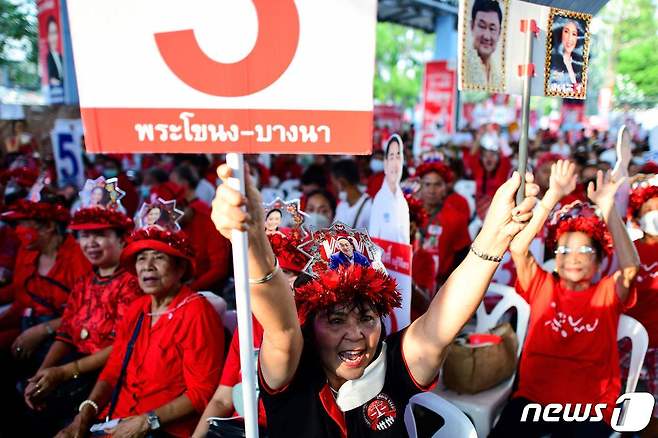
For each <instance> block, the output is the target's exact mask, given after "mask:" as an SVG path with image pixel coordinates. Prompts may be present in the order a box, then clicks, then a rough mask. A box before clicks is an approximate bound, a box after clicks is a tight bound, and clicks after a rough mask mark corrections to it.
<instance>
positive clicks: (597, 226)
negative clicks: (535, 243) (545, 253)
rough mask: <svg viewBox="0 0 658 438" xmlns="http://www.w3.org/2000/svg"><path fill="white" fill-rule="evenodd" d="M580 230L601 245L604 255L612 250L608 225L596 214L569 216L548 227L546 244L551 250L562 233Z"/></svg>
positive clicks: (608, 254)
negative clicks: (590, 215)
mask: <svg viewBox="0 0 658 438" xmlns="http://www.w3.org/2000/svg"><path fill="white" fill-rule="evenodd" d="M575 231H580V232H581V233H585V234H587V235H588V236H589V237H590V238H591V239H592V240H595V241H597V242H598V243H599V245H601V248H602V249H603V252H604V253H605V255H606V256H608V257H609V256H610V255H611V254H612V251H613V246H612V236H611V235H610V233H609V232H608V227H606V225H605V223H604V222H603V221H602V220H601V219H599V218H598V217H596V216H592V217H571V218H567V219H564V220H562V221H560V222H558V224H557V225H556V226H555V227H553V228H551V229H549V235H548V239H547V240H546V242H547V244H548V245H549V246H550V248H551V249H552V250H554V249H555V246H556V245H557V241H558V240H560V237H561V236H562V235H563V234H564V233H572V232H575Z"/></svg>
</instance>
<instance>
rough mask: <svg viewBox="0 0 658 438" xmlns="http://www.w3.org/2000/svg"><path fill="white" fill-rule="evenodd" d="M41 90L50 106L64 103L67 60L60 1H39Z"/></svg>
mask: <svg viewBox="0 0 658 438" xmlns="http://www.w3.org/2000/svg"><path fill="white" fill-rule="evenodd" d="M37 11H38V12H37V21H38V27H39V68H40V69H41V89H42V90H43V93H44V96H46V102H47V103H48V104H56V103H64V81H65V79H66V73H65V66H66V64H65V59H64V44H63V38H62V23H61V20H60V13H59V12H60V3H59V0H37Z"/></svg>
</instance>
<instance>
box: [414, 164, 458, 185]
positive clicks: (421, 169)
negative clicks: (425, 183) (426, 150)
mask: <svg viewBox="0 0 658 438" xmlns="http://www.w3.org/2000/svg"><path fill="white" fill-rule="evenodd" d="M431 172H436V173H438V174H439V175H440V176H441V178H443V181H445V182H446V183H450V182H452V180H453V179H454V178H455V175H454V174H453V172H452V170H451V169H450V168H449V167H448V166H446V165H445V164H444V163H442V162H440V161H431V162H428V163H423V164H421V165H420V166H418V168H417V169H416V175H418V178H422V177H424V176H425V175H427V174H428V173H431Z"/></svg>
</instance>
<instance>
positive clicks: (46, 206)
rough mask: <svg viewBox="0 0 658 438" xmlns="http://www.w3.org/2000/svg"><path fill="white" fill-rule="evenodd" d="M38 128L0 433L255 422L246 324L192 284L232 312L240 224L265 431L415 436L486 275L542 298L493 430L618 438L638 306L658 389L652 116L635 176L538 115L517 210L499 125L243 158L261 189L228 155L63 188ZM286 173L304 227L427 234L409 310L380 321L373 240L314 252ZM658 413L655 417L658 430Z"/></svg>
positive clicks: (7, 277) (99, 173)
mask: <svg viewBox="0 0 658 438" xmlns="http://www.w3.org/2000/svg"><path fill="white" fill-rule="evenodd" d="M24 130H25V129H24V125H20V124H19V125H18V126H17V129H16V132H18V134H16V133H15V134H14V136H13V137H11V138H8V139H7V141H5V142H4V144H5V149H4V151H3V153H2V156H1V157H0V158H1V160H2V164H3V167H2V169H3V170H2V171H1V173H0V192H1V193H2V195H3V196H2V197H0V208H1V210H0V212H1V216H0V305H2V306H3V307H2V308H0V355H1V356H2V361H3V362H2V363H3V369H4V370H5V373H4V374H3V377H2V378H0V386H1V390H0V397H1V398H2V402H3V403H2V404H3V406H5V407H6V408H5V409H6V413H7V414H8V416H7V420H5V421H3V422H2V424H0V436H5V435H6V436H34V437H41V436H43V437H52V436H58V437H82V436H88V435H89V429H90V428H91V427H92V426H93V425H94V424H97V423H103V422H104V421H105V420H106V419H110V420H112V419H120V420H121V421H119V422H114V423H109V424H108V425H107V428H106V429H105V433H106V434H108V435H112V436H117V437H143V436H180V437H188V436H194V437H204V436H209V437H233V436H235V437H237V436H244V425H243V423H242V420H241V417H242V415H243V414H244V407H243V406H242V392H241V391H242V384H241V381H242V376H241V371H240V358H239V351H240V345H239V343H238V336H237V331H236V332H235V333H230V332H228V333H227V332H226V330H225V328H224V327H223V326H222V322H223V321H222V316H223V315H222V314H218V312H217V311H216V310H215V308H213V306H212V305H211V304H210V303H209V302H208V301H207V300H206V299H205V298H204V296H203V295H201V294H198V293H197V292H209V293H212V294H214V295H217V296H219V297H222V298H223V299H224V300H225V301H226V303H227V305H228V308H229V309H231V310H232V309H235V293H236V292H235V290H234V286H233V285H234V283H233V279H232V276H233V272H232V269H233V260H232V254H231V242H230V236H231V231H232V230H235V229H239V230H247V231H248V233H249V242H250V246H249V252H248V256H249V276H250V279H255V280H254V284H252V285H251V294H252V298H251V299H252V308H253V326H254V330H253V335H254V336H253V347H254V349H255V350H256V351H258V352H259V356H258V358H259V359H258V382H259V387H260V400H259V409H258V424H259V433H260V435H261V436H271V437H283V436H285V437H288V436H322V437H339V436H352V435H355V436H375V435H376V434H378V433H379V434H380V435H377V436H391V437H393V436H396V437H397V436H406V435H405V434H406V432H405V426H404V420H403V416H404V415H403V413H404V407H405V406H406V404H407V402H408V400H409V398H410V397H411V396H413V395H414V394H416V393H419V392H422V391H431V390H432V389H433V387H434V385H435V384H436V381H437V379H438V378H439V370H440V367H441V363H442V360H443V359H444V357H445V355H446V354H447V353H446V352H447V347H448V346H449V345H450V344H451V342H452V341H453V339H454V338H455V336H457V335H458V334H459V333H460V331H461V330H462V329H463V327H464V325H465V324H467V322H468V321H469V320H470V319H471V317H472V316H473V313H474V311H475V309H476V308H477V306H478V305H479V304H480V302H481V301H482V300H483V298H485V302H486V297H484V295H485V293H486V290H487V286H488V285H489V283H490V282H491V281H494V282H499V283H503V284H506V285H509V286H513V287H515V289H516V291H517V292H518V294H519V295H520V296H521V297H522V298H523V299H524V300H525V301H527V302H528V304H529V306H530V324H529V327H528V335H527V337H526V340H525V344H524V346H523V351H522V355H521V359H520V361H519V368H518V369H519V373H518V382H517V384H516V385H515V390H514V392H513V394H512V396H511V399H510V400H509V402H508V404H507V406H506V407H505V409H504V410H503V413H502V415H501V416H500V419H499V420H498V422H497V424H496V425H492V431H493V432H492V435H491V436H496V437H497V436H501V437H502V436H521V435H522V436H547V435H551V434H553V436H563V435H564V436H585V435H587V436H609V435H610V433H611V432H612V429H611V428H610V424H609V423H610V413H611V412H610V411H611V409H612V407H614V402H615V400H616V399H617V397H618V396H619V394H620V392H621V388H622V381H623V379H625V378H626V377H627V375H628V361H629V359H628V357H629V351H630V348H629V346H628V345H627V344H623V343H622V344H620V345H619V346H618V344H617V336H616V330H617V324H618V320H619V317H620V315H621V314H623V313H625V314H628V315H631V316H633V317H634V318H635V319H637V320H638V321H639V322H640V323H641V324H642V325H643V326H644V327H645V328H646V329H647V331H648V333H649V350H648V352H647V355H646V360H645V363H644V372H643V374H642V378H641V382H640V385H641V387H642V388H644V389H645V390H647V391H649V392H651V393H652V394H653V395H654V397H656V398H657V399H658V386H657V385H656V375H657V374H658V353H657V352H658V312H656V311H655V304H656V303H658V176H656V173H658V164H657V163H656V162H655V161H652V160H655V159H656V158H655V155H654V156H652V155H651V154H649V153H648V147H647V145H646V139H645V138H643V137H642V136H641V135H639V134H638V135H636V136H635V138H634V139H633V140H634V141H633V150H632V157H631V160H630V162H624V163H622V164H623V166H622V167H623V168H622V170H621V173H620V171H619V168H618V167H615V163H616V154H614V143H612V140H611V139H613V138H614V135H610V134H609V133H606V132H594V131H593V132H587V131H583V132H580V133H579V135H578V136H569V137H567V136H565V135H562V134H555V133H551V132H549V131H539V132H537V134H536V135H535V138H534V140H533V141H532V142H531V148H530V162H529V164H530V166H529V168H530V173H529V174H528V175H527V177H526V181H527V182H526V186H525V187H526V199H525V200H524V202H523V203H522V204H520V205H518V206H517V205H515V203H514V196H515V193H516V190H517V188H518V187H520V186H521V178H520V176H519V175H518V174H516V173H513V169H514V168H515V167H516V164H517V149H518V143H517V142H516V141H515V140H514V136H513V135H510V132H509V130H508V129H506V128H503V127H500V126H497V125H493V124H490V125H486V126H483V127H480V128H479V129H466V130H464V131H463V132H461V133H460V135H458V136H455V137H454V138H453V140H451V141H449V142H447V143H444V144H441V145H437V147H436V148H435V149H433V150H429V151H422V152H421V153H419V154H417V155H414V154H413V152H412V145H413V143H414V140H413V131H412V130H406V131H405V132H404V133H403V135H401V136H391V135H390V134H391V133H386V134H385V135H384V133H382V132H376V135H375V136H374V138H375V139H376V144H375V145H374V151H373V154H372V155H370V156H355V157H332V156H321V155H320V156H302V157H299V156H295V155H279V156H257V155H251V156H247V157H246V161H247V162H248V164H249V167H248V169H249V174H250V177H249V178H248V181H247V188H248V193H247V196H246V198H245V197H242V196H240V195H239V194H238V193H236V192H234V191H233V190H232V189H230V188H229V187H228V185H227V184H224V181H225V180H226V179H227V178H228V177H229V176H230V170H229V169H228V168H227V167H226V166H221V165H222V163H223V162H224V156H223V155H203V154H202V155H183V154H181V155H166V154H153V155H120V156H115V155H111V156H105V155H96V156H93V155H87V156H85V177H86V178H87V184H86V185H85V186H84V187H74V186H72V185H66V184H58V181H57V178H56V174H57V173H56V172H55V169H54V163H53V162H52V161H51V160H49V159H47V158H45V155H44V154H43V151H42V148H41V145H39V144H38V143H37V142H36V141H35V140H33V139H31V138H30V141H27V142H22V143H21V146H20V147H19V146H17V144H18V143H17V139H18V138H19V137H17V136H20V138H21V139H22V138H26V139H27V138H28V136H27V135H26V134H25V133H24ZM397 166H400V168H399V173H400V175H395V173H396V172H398V170H397V169H398V168H397ZM613 167H614V168H615V171H614V172H605V171H607V170H610V169H612V168H613ZM391 174H394V176H393V177H391ZM626 175H627V177H626ZM396 177H397V178H398V179H397V180H396V179H395V178H396ZM400 178H401V179H402V181H401V183H399V184H400V187H401V192H398V191H396V188H395V184H397V181H399V180H400ZM383 185H384V186H386V187H388V188H389V189H390V191H389V192H387V193H386V195H387V196H388V197H389V198H390V199H391V204H390V205H387V206H386V207H385V208H384V207H381V206H379V207H378V205H380V204H381V202H382V201H381V198H382V196H381V195H379V196H380V197H379V198H377V196H378V195H377V194H378V192H379V189H380V188H381V187H382V186H383ZM268 189H271V190H272V193H276V194H278V195H280V196H281V197H282V198H285V199H283V200H284V201H290V200H291V199H293V198H298V199H299V204H298V205H299V209H300V210H301V211H302V212H304V213H305V215H304V222H303V227H305V228H306V229H307V230H310V231H314V230H319V229H327V228H329V227H330V226H331V225H332V224H334V223H336V222H340V223H342V224H344V225H345V226H346V227H347V229H350V230H355V231H354V233H357V234H358V233H363V234H359V235H365V236H367V235H368V233H369V232H371V231H372V230H371V228H373V225H372V224H373V223H376V224H377V227H378V230H377V233H382V232H388V233H395V234H396V235H406V236H408V237H410V239H409V243H410V244H411V246H412V250H413V263H412V268H411V284H412V293H411V297H412V298H411V324H410V325H409V326H408V327H407V328H403V329H402V330H401V331H399V332H396V333H387V332H386V330H385V320H386V319H387V315H389V314H390V313H392V312H393V311H394V309H395V308H396V307H397V306H399V305H400V295H399V292H398V290H397V289H396V285H395V282H394V281H393V280H392V278H391V277H389V276H388V275H384V274H382V272H381V271H380V270H378V269H377V262H376V261H375V260H373V259H372V258H371V257H370V255H369V254H368V253H367V251H361V249H363V247H360V248H361V249H357V247H358V246H359V245H360V241H357V240H355V238H354V237H353V236H342V235H341V236H340V237H337V238H336V247H335V251H336V252H335V253H332V254H329V253H327V254H324V255H323V256H322V257H324V258H323V259H322V260H321V263H324V265H322V266H324V267H323V268H322V269H319V268H317V266H319V265H314V264H313V263H316V262H317V260H316V257H314V253H312V254H309V251H304V250H303V249H302V248H304V246H303V245H304V244H305V243H306V242H308V241H309V239H310V240H313V239H314V236H313V235H312V234H309V235H306V234H305V232H303V231H300V230H299V229H296V228H295V227H293V226H289V224H283V223H282V220H283V215H284V213H285V211H284V209H279V208H270V209H269V210H267V209H266V210H265V211H264V210H263V205H268V203H267V202H265V203H264V202H263V197H262V196H261V193H265V192H266V191H267V190H268ZM97 195H98V196H97ZM535 198H536V199H535ZM401 200H403V201H401ZM535 201H537V202H535ZM392 202H396V203H397V202H404V206H405V209H404V210H399V209H398V210H396V207H395V206H396V205H397V204H392ZM535 204H536V205H535ZM242 207H244V208H246V210H247V212H248V215H247V214H246V213H245V212H244V211H243V210H242V209H241V208H242ZM384 210H386V214H389V210H391V211H390V217H388V218H387V219H386V220H389V221H390V220H391V219H392V220H393V222H395V223H393V224H392V226H386V225H382V224H385V220H384V221H382V220H380V219H379V217H378V216H377V215H380V214H382V211H384ZM407 210H408V215H409V220H408V224H409V227H408V229H405V230H402V231H403V232H400V230H398V228H400V223H398V222H400V219H399V218H398V216H399V215H400V213H401V211H404V212H406V211H407ZM405 214H406V213H405ZM270 218H271V221H270ZM373 218H374V219H373ZM396 218H398V219H396ZM270 222H271V223H270ZM405 223H407V222H405ZM405 226H406V225H405ZM379 228H383V231H380V230H379ZM373 229H374V228H373ZM379 235H381V234H378V235H376V236H373V237H377V236H379ZM320 246H321V245H320ZM343 247H344V248H343ZM316 249H317V248H316ZM322 257H320V258H322ZM551 259H555V272H548V271H546V270H545V268H544V267H543V266H544V264H545V262H547V261H549V260H551ZM317 263H320V262H317ZM309 266H316V269H317V270H316V271H315V273H314V276H313V275H309ZM231 336H232V338H231ZM618 347H619V351H618ZM373 402H376V404H377V405H376V406H375V405H373ZM528 403H539V404H541V405H547V404H549V403H594V404H595V403H607V405H608V409H606V410H605V411H604V413H603V414H604V421H603V422H588V423H576V424H572V425H564V424H562V423H558V424H555V425H552V424H549V423H547V422H539V423H536V424H535V423H521V422H520V415H521V411H523V408H524V406H526V405H527V404H528ZM373 406H374V407H373ZM375 407H376V408H377V409H378V411H377V412H375V413H373V412H371V411H372V409H374V408H375ZM380 411H381V412H380ZM378 412H379V413H380V414H382V415H380V416H379V417H378V416H377V413H378ZM654 416H655V417H654V418H653V419H652V421H651V423H650V425H649V426H648V428H647V429H646V430H645V432H644V434H645V435H642V436H658V409H656V410H655V411H654ZM219 418H221V420H219ZM520 427H523V429H519V428H520ZM521 430H522V432H519V431H521ZM519 434H520V435H519ZM561 434H562V435H561ZM565 434H566V435H565Z"/></svg>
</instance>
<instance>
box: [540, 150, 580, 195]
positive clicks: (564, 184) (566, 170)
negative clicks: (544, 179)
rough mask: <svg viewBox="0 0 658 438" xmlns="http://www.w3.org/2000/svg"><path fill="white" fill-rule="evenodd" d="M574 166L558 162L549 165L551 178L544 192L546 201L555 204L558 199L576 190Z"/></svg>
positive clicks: (565, 162) (567, 162) (562, 161)
mask: <svg viewBox="0 0 658 438" xmlns="http://www.w3.org/2000/svg"><path fill="white" fill-rule="evenodd" d="M577 179H578V175H576V165H575V164H574V163H572V162H570V161H566V160H558V161H557V162H555V163H553V164H552V165H551V178H550V182H549V186H548V191H547V192H546V196H545V198H546V197H548V199H547V200H548V201H550V202H551V203H553V204H557V203H558V202H559V201H560V199H562V198H564V197H565V196H567V195H568V194H569V193H571V192H573V191H574V190H575V188H576V181H577Z"/></svg>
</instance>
